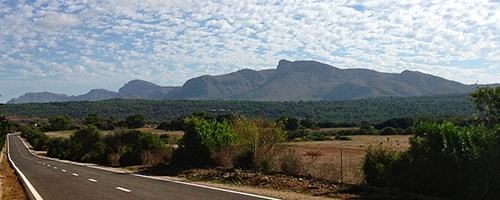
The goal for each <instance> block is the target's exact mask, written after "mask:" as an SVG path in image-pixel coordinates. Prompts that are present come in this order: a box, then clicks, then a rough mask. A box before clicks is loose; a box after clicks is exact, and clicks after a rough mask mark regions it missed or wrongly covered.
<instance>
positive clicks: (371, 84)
mask: <svg viewBox="0 0 500 200" xmlns="http://www.w3.org/2000/svg"><path fill="white" fill-rule="evenodd" d="M474 88H475V86H473V85H465V84H462V83H459V82H456V81H451V80H447V79H444V78H441V77H438V76H433V75H430V74H425V73H421V72H417V71H409V70H405V71H403V72H401V73H383V72H377V71H374V70H369V69H340V68H336V67H333V66H330V65H327V64H323V63H320V62H315V61H295V62H291V61H287V60H281V61H280V62H279V64H278V66H277V68H276V69H268V70H261V71H255V70H251V69H243V70H239V71H237V72H233V73H229V74H224V75H218V76H210V75H205V76H200V77H196V78H193V79H190V80H188V81H186V83H185V84H184V85H183V86H181V87H170V86H166V87H165V86H159V85H156V84H154V83H151V82H147V81H143V80H133V81H130V82H128V83H126V84H125V85H124V86H123V87H121V88H120V89H119V90H118V92H112V91H107V90H103V89H99V90H91V91H90V92H89V93H87V94H84V95H79V96H67V95H64V94H54V93H49V92H42V93H26V94H25V95H23V96H21V97H19V98H16V99H12V100H10V101H9V102H8V103H40V102H64V101H99V100H104V99H114V98H120V99H156V100H161V99H170V100H182V99H187V100H250V101H300V100H353V99H364V98H373V97H407V96H432V95H445V94H465V93H468V92H470V91H472V90H473V89H474Z"/></svg>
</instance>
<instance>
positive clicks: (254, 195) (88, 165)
mask: <svg viewBox="0 0 500 200" xmlns="http://www.w3.org/2000/svg"><path fill="white" fill-rule="evenodd" d="M17 137H19V139H20V140H21V142H22V143H23V144H24V146H25V147H26V149H28V151H29V152H30V153H31V154H32V155H33V156H35V157H38V158H42V159H47V160H53V161H56V162H61V163H69V164H73V165H78V166H84V167H88V168H94V169H98V170H103V171H111V172H115V173H116V171H112V170H107V169H104V168H100V167H96V165H95V164H82V163H76V162H72V161H66V162H64V161H63V160H59V159H54V158H48V157H42V156H39V155H36V154H34V153H33V152H31V151H30V150H29V148H28V146H27V145H26V144H25V143H24V140H23V139H22V138H21V137H20V136H17ZM131 175H132V176H138V177H142V178H149V179H155V180H160V181H167V182H172V183H177V184H183V185H189V186H194V187H200V188H205V189H211V190H217V191H221V192H228V193H233V194H239V195H244V196H250V197H256V198H261V199H267V200H281V199H278V198H273V197H266V196H260V195H256V194H250V193H245V192H238V191H233V190H228V189H222V188H216V187H211V186H205V185H199V184H194V183H188V182H182V181H174V180H166V179H161V178H156V177H151V176H145V175H141V174H131ZM117 189H118V188H117Z"/></svg>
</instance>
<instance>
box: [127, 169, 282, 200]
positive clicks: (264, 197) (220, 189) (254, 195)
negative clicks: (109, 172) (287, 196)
mask: <svg viewBox="0 0 500 200" xmlns="http://www.w3.org/2000/svg"><path fill="white" fill-rule="evenodd" d="M132 176H138V177H142V178H149V179H154V180H159V181H167V182H172V183H178V184H183V185H189V186H194V187H200V188H205V189H211V190H218V191H222V192H228V193H233V194H240V195H244V196H250V197H257V198H261V199H268V200H280V199H277V198H273V197H266V196H260V195H256V194H250V193H245V192H238V191H234V190H228V189H222V188H216V187H211V186H206V185H199V184H195V183H188V182H183V181H175V180H167V179H162V178H156V177H151V176H145V175H141V174H132Z"/></svg>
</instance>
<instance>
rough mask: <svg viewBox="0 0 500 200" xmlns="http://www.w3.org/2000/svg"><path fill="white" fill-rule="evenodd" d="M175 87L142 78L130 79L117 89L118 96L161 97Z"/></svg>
mask: <svg viewBox="0 0 500 200" xmlns="http://www.w3.org/2000/svg"><path fill="white" fill-rule="evenodd" d="M175 88H177V87H162V86H159V85H156V84H154V83H151V82H148V81H143V80H132V81H130V82H128V83H126V84H125V85H124V86H123V87H121V88H120V89H119V90H118V97H119V98H138V99H163V98H165V97H166V95H167V94H168V93H169V92H171V91H172V90H174V89H175Z"/></svg>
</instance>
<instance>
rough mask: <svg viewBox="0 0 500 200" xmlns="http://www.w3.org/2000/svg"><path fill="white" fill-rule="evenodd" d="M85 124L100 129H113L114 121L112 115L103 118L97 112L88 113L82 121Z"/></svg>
mask: <svg viewBox="0 0 500 200" xmlns="http://www.w3.org/2000/svg"><path fill="white" fill-rule="evenodd" d="M83 123H84V124H85V125H87V126H90V125H92V126H95V127H97V128H98V129H100V130H113V129H115V127H116V122H115V120H114V119H113V118H112V117H109V118H107V119H104V118H102V117H100V116H99V115H97V114H89V115H87V117H85V120H84V122H83Z"/></svg>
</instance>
